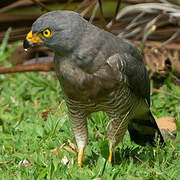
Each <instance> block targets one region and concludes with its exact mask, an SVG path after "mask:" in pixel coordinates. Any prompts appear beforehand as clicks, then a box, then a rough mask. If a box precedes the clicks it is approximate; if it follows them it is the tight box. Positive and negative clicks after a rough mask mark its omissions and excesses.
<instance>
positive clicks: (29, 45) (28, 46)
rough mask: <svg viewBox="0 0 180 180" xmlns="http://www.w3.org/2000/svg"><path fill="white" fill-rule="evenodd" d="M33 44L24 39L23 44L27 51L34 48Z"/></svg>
mask: <svg viewBox="0 0 180 180" xmlns="http://www.w3.org/2000/svg"><path fill="white" fill-rule="evenodd" d="M32 44H33V43H32V42H30V41H28V40H27V39H24V42H23V47H24V50H25V51H26V50H27V49H28V48H30V47H31V46H32Z"/></svg>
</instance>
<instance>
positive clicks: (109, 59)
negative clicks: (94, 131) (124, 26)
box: [24, 11, 164, 167]
mask: <svg viewBox="0 0 180 180" xmlns="http://www.w3.org/2000/svg"><path fill="white" fill-rule="evenodd" d="M35 45H43V46H46V47H48V48H49V49H51V50H53V51H54V54H55V56H54V69H55V71H56V74H57V77H58V79H59V81H60V84H61V88H62V91H63V93H64V98H65V101H66V104H67V107H68V112H69V119H70V123H71V128H72V131H73V133H74V135H75V139H76V142H77V145H78V165H79V167H81V166H82V158H83V152H84V149H85V146H86V144H87V140H88V127H87V116H88V115H89V114H91V113H93V112H97V111H104V112H106V114H107V115H108V116H109V123H108V127H107V136H108V142H109V158H108V160H109V161H110V162H111V160H112V152H113V148H114V147H115V146H116V145H117V144H118V143H119V142H120V141H121V140H122V138H123V136H124V134H125V132H126V131H127V130H128V131H129V134H130V137H131V140H132V141H134V142H135V143H137V144H140V145H145V144H147V143H150V144H152V145H153V144H155V140H154V139H155V136H156V134H158V135H159V138H160V140H159V141H160V142H161V143H162V144H163V143H164V140H163V137H162V135H161V133H160V131H159V129H158V127H157V124H156V121H155V119H154V118H153V116H152V114H151V112H150V82H149V77H148V72H147V71H146V68H145V66H144V64H143V61H142V56H141V54H140V52H139V51H138V49H137V48H136V47H135V46H134V45H133V44H131V43H130V42H128V41H127V40H125V39H122V38H118V37H116V36H115V35H113V34H111V33H110V32H106V31H104V30H102V29H100V28H98V27H96V26H94V25H92V24H90V23H89V22H88V21H86V20H85V19H84V18H83V17H81V16H80V15H79V14H78V13H75V12H73V11H52V12H48V13H46V14H44V15H42V16H40V17H39V18H38V19H37V20H36V21H35V22H34V23H33V25H32V29H31V31H30V32H29V33H28V34H27V36H26V38H25V40H24V49H27V48H29V47H31V46H35Z"/></svg>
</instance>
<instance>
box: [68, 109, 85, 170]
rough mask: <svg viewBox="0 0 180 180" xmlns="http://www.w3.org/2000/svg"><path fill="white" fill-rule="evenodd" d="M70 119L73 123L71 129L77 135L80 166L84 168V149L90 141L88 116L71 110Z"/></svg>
mask: <svg viewBox="0 0 180 180" xmlns="http://www.w3.org/2000/svg"><path fill="white" fill-rule="evenodd" d="M69 117H70V122H71V128H72V130H73V133H74V135H75V139H76V142H77V145H78V159H77V162H78V166H79V167H80V168H81V167H82V159H83V153H84V149H85V147H86V144H87V140H88V128H87V120H86V115H85V113H83V112H80V111H79V110H78V111H75V110H72V109H70V108H69Z"/></svg>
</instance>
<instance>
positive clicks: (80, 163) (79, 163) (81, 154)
mask: <svg viewBox="0 0 180 180" xmlns="http://www.w3.org/2000/svg"><path fill="white" fill-rule="evenodd" d="M83 154H84V148H80V149H79V150H78V166H79V167H80V168H81V167H82V159H83Z"/></svg>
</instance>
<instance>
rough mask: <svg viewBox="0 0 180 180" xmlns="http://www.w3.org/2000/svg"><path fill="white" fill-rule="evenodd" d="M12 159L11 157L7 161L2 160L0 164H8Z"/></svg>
mask: <svg viewBox="0 0 180 180" xmlns="http://www.w3.org/2000/svg"><path fill="white" fill-rule="evenodd" d="M11 161H12V159H10V160H8V161H4V162H0V165H3V164H8V163H10V162H11Z"/></svg>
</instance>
